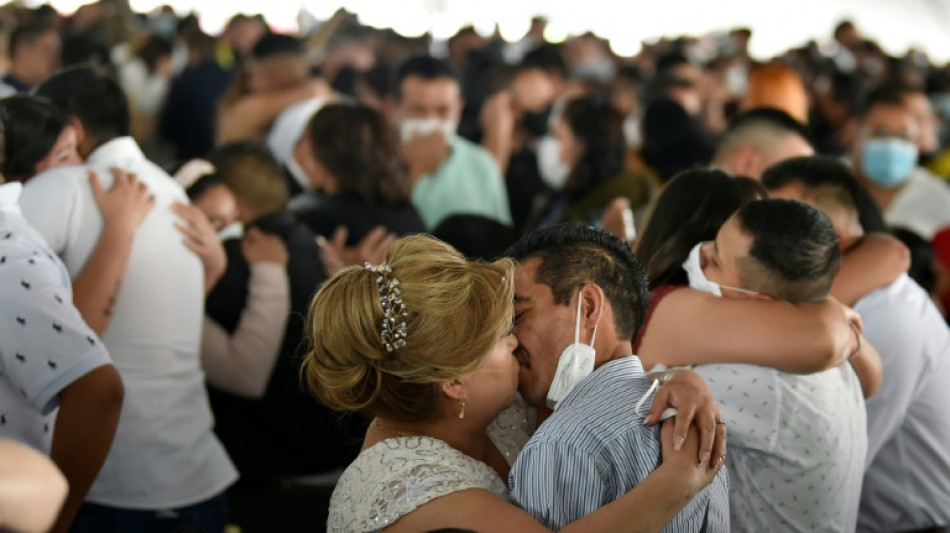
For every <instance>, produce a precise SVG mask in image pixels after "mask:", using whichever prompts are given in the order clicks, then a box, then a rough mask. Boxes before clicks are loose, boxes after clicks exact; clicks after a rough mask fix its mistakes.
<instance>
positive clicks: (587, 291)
mask: <svg viewBox="0 0 950 533" xmlns="http://www.w3.org/2000/svg"><path fill="white" fill-rule="evenodd" d="M578 298H580V299H581V329H589V330H593V329H594V326H597V325H599V324H600V322H601V318H603V316H604V311H605V307H606V305H607V296H606V295H605V294H604V290H603V289H601V288H600V285H597V284H596V283H587V284H585V285H584V286H583V287H581V290H580V293H579V294H578ZM575 312H576V310H575Z"/></svg>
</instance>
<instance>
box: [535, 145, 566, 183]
mask: <svg viewBox="0 0 950 533" xmlns="http://www.w3.org/2000/svg"><path fill="white" fill-rule="evenodd" d="M537 150H538V173H540V174H541V179H542V180H544V183H546V184H547V185H548V187H550V188H552V189H554V190H555V191H560V190H561V189H563V188H564V185H566V184H567V178H569V177H570V175H571V167H570V166H569V165H568V164H567V163H564V162H563V161H561V141H559V140H557V139H556V138H555V137H552V136H551V135H545V136H544V137H541V138H540V139H538V144H537Z"/></svg>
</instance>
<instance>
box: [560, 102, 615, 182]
mask: <svg viewBox="0 0 950 533" xmlns="http://www.w3.org/2000/svg"><path fill="white" fill-rule="evenodd" d="M561 119H562V120H563V121H564V123H565V124H566V125H567V127H568V129H570V130H571V134H572V135H573V136H574V138H575V139H576V140H577V142H579V143H580V144H582V145H583V146H584V151H583V154H582V155H581V158H580V160H579V161H578V162H577V164H576V165H574V168H573V169H571V176H570V178H569V181H568V187H569V191H570V193H571V196H573V197H575V198H577V197H580V196H583V195H584V194H585V193H587V192H589V191H590V190H592V189H594V188H595V187H597V186H598V185H600V184H601V183H604V182H605V181H607V180H609V179H611V178H614V177H616V176H617V175H618V174H620V172H621V171H622V170H623V168H624V163H625V161H626V155H627V144H626V140H625V139H624V136H623V119H624V117H623V115H621V113H620V111H618V110H617V109H616V108H615V107H614V106H612V105H611V104H610V103H609V102H607V101H606V100H604V98H603V97H601V96H585V97H582V98H576V99H574V100H571V101H570V102H568V104H567V105H566V106H565V107H564V113H563V114H562V115H561Z"/></svg>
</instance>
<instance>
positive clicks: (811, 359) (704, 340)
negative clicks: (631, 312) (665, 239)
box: [637, 288, 860, 374]
mask: <svg viewBox="0 0 950 533" xmlns="http://www.w3.org/2000/svg"><path fill="white" fill-rule="evenodd" d="M852 323H856V324H860V317H858V315H857V313H855V312H854V311H852V310H850V309H849V308H847V307H845V306H843V305H841V304H840V303H838V302H837V301H836V300H834V299H833V298H829V299H828V300H827V301H825V302H821V303H812V304H791V303H788V302H781V301H774V300H760V299H751V298H718V297H716V296H713V295H711V294H706V293H703V292H700V291H697V290H694V289H690V288H684V289H681V290H677V291H674V292H673V293H671V294H670V295H668V296H667V297H665V298H664V299H663V300H662V301H661V302H660V303H659V305H657V306H656V308H655V309H654V311H653V317H652V318H651V320H650V323H649V327H648V329H647V332H646V334H645V335H644V337H643V341H642V343H641V345H640V350H639V353H638V354H637V355H639V356H640V358H641V359H643V360H644V366H646V367H651V366H653V365H655V364H658V363H660V364H663V365H666V366H689V365H699V364H711V363H738V364H750V365H761V366H769V367H772V368H775V369H778V370H782V371H784V372H791V373H795V374H810V373H814V372H819V371H821V370H826V369H828V368H833V367H836V366H838V365H840V364H841V363H843V362H844V361H845V360H847V358H848V357H849V356H850V355H851V354H852V353H854V351H855V350H856V349H857V347H858V340H857V336H856V335H855V333H854V331H853V330H852V328H851V324H852ZM687 329H688V332H687Z"/></svg>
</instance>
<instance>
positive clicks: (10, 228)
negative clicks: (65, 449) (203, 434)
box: [0, 183, 112, 453]
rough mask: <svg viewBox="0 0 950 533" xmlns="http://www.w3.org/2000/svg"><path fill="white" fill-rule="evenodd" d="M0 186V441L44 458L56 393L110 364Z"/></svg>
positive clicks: (56, 265) (16, 192)
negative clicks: (28, 448)
mask: <svg viewBox="0 0 950 533" xmlns="http://www.w3.org/2000/svg"><path fill="white" fill-rule="evenodd" d="M20 190H21V186H20V184H19V183H10V184H7V185H0V302H2V304H0V437H3V438H9V439H13V440H16V441H19V442H22V443H25V444H28V445H30V446H32V447H34V448H36V449H37V450H39V451H41V452H43V453H49V448H50V444H51V441H52V434H53V427H54V422H55V419H56V412H57V407H58V405H59V402H58V398H59V393H60V392H62V390H63V389H65V388H66V387H68V386H69V385H70V384H72V383H73V382H75V381H76V380H78V379H79V378H81V377H83V376H85V375H86V374H88V373H89V372H91V371H92V370H95V369H96V368H99V367H101V366H104V365H108V364H111V362H112V361H111V360H110V359H109V354H108V352H106V348H105V345H103V344H102V342H100V341H99V338H98V337H97V336H96V334H95V333H93V332H92V330H90V329H89V327H88V326H87V325H86V323H85V322H84V321H83V319H82V317H81V316H80V315H79V311H78V310H76V308H75V306H73V292H72V287H71V286H70V283H69V275H68V274H67V273H66V269H65V268H64V267H63V263H62V262H61V261H60V260H59V258H57V257H56V256H55V255H53V254H52V253H51V252H50V250H49V248H47V247H46V243H45V242H43V237H41V236H40V235H39V233H37V232H36V231H35V230H34V229H33V228H31V227H30V225H29V224H28V223H27V222H26V219H24V218H23V215H22V214H21V213H20V207H19V205H17V201H18V199H19V197H20Z"/></svg>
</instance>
